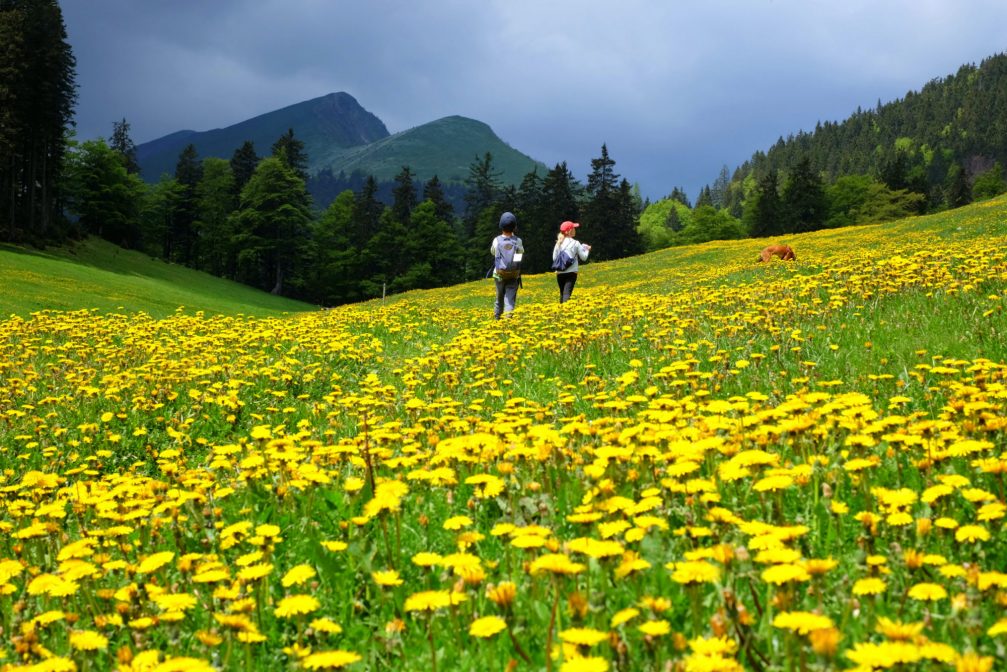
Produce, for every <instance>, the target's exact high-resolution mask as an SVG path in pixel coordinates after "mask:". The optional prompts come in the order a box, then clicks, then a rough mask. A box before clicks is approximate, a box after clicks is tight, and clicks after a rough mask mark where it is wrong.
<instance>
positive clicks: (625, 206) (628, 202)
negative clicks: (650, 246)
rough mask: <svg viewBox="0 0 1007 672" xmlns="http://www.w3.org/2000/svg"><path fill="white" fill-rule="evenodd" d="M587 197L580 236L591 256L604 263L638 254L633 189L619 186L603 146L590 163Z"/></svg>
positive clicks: (620, 184)
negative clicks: (582, 236) (597, 155)
mask: <svg viewBox="0 0 1007 672" xmlns="http://www.w3.org/2000/svg"><path fill="white" fill-rule="evenodd" d="M587 193H588V201H587V204H586V205H585V206H584V214H583V219H584V221H583V222H582V224H583V225H584V229H583V231H582V233H583V235H584V239H585V240H587V241H589V242H590V243H591V254H592V256H594V257H595V258H596V259H598V260H605V259H620V258H622V257H626V256H629V255H631V254H637V253H639V252H640V251H641V250H642V249H643V241H642V240H641V238H640V234H639V233H638V232H637V230H636V217H635V216H634V214H633V210H634V206H633V198H632V188H631V187H630V185H629V183H628V181H626V180H623V183H620V182H619V175H618V174H616V172H615V161H614V160H613V159H611V158H610V157H609V155H608V147H607V146H606V145H604V144H603V145H602V146H601V156H600V157H598V158H596V159H592V160H591V174H590V175H588V178H587Z"/></svg>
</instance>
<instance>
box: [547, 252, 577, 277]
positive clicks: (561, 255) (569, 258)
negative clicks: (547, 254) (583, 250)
mask: <svg viewBox="0 0 1007 672" xmlns="http://www.w3.org/2000/svg"><path fill="white" fill-rule="evenodd" d="M573 259H574V257H573V255H571V254H570V253H569V252H567V251H566V250H564V249H563V248H562V247H560V248H559V252H557V253H556V256H555V257H554V258H553V260H552V266H550V268H551V269H552V270H554V271H559V272H560V273H562V272H563V271H565V270H566V269H568V268H570V267H571V266H573Z"/></svg>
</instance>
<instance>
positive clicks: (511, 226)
mask: <svg viewBox="0 0 1007 672" xmlns="http://www.w3.org/2000/svg"><path fill="white" fill-rule="evenodd" d="M515 229H517V217H515V216H514V213H512V212H505V213H503V214H502V215H500V235H499V236H497V237H496V238H494V239H493V244H492V245H490V254H492V255H493V260H494V261H493V282H495V283H496V289H497V297H496V303H494V304H493V317H494V318H495V319H497V320H499V319H500V316H501V315H504V314H506V315H507V316H508V317H509V316H510V314H511V313H512V312H513V311H514V304H515V302H516V301H517V288H518V287H519V286H520V285H521V258H522V257H523V256H524V245H523V244H522V243H521V239H520V238H518V237H517V236H515V235H514V230H515Z"/></svg>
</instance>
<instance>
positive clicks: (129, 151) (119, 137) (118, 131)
mask: <svg viewBox="0 0 1007 672" xmlns="http://www.w3.org/2000/svg"><path fill="white" fill-rule="evenodd" d="M108 146H109V147H111V148H112V149H113V150H115V151H117V152H119V154H121V155H122V161H123V165H125V166H126V172H127V173H129V174H130V175H136V174H138V173H139V172H140V164H139V163H137V161H136V145H135V144H134V143H133V138H131V137H130V136H129V122H128V121H126V117H123V118H122V121H116V122H113V124H112V137H110V138H109V142H108Z"/></svg>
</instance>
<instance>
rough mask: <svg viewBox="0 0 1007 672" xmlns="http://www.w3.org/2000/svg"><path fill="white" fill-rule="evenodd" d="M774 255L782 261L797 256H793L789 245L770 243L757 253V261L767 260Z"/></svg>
mask: <svg viewBox="0 0 1007 672" xmlns="http://www.w3.org/2000/svg"><path fill="white" fill-rule="evenodd" d="M774 255H775V256H777V257H779V258H780V259H782V260H783V261H790V260H792V259H795V260H796V259H797V257H796V256H794V251H793V250H792V249H790V245H770V246H769V247H767V248H766V249H764V250H763V251H762V252H761V253H759V261H769V260H770V259H772V258H773V256H774Z"/></svg>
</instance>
